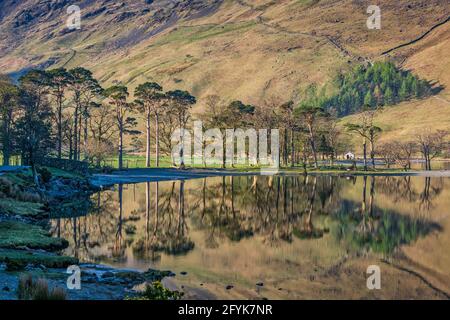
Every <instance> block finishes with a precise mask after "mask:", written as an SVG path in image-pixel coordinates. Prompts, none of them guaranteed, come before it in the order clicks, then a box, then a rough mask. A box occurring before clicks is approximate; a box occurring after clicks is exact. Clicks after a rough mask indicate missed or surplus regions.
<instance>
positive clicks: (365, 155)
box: [363, 138, 367, 171]
mask: <svg viewBox="0 0 450 320" xmlns="http://www.w3.org/2000/svg"><path fill="white" fill-rule="evenodd" d="M363 155H364V171H367V142H366V139H365V138H364V142H363Z"/></svg>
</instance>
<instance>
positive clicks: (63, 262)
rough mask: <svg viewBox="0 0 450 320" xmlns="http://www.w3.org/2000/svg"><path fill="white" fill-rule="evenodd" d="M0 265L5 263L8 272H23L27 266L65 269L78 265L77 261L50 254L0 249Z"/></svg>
mask: <svg viewBox="0 0 450 320" xmlns="http://www.w3.org/2000/svg"><path fill="white" fill-rule="evenodd" d="M0 263H6V268H7V270H8V271H16V270H23V269H24V268H25V267H26V266H27V265H29V264H31V265H36V266H39V265H43V266H45V267H46V268H66V267H68V266H70V265H76V264H78V259H76V258H72V257H67V256H59V255H55V254H51V253H42V252H33V251H25V250H9V249H6V250H5V249H0Z"/></svg>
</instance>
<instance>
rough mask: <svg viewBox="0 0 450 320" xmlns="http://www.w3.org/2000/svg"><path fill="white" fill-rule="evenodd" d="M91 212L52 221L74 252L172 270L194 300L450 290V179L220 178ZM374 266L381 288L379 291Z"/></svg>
mask: <svg viewBox="0 0 450 320" xmlns="http://www.w3.org/2000/svg"><path fill="white" fill-rule="evenodd" d="M80 206H81V208H79V207H75V209H74V208H73V207H68V208H66V210H65V212H64V213H61V214H62V216H63V217H64V216H65V217H67V218H60V216H58V218H55V219H52V231H53V234H54V235H55V236H57V235H59V236H61V237H63V238H65V239H67V240H68V241H69V242H70V246H69V248H68V249H67V250H66V252H65V253H66V254H68V255H72V256H76V257H78V258H79V259H80V260H81V261H83V262H96V263H101V264H106V265H111V266H115V267H120V268H130V269H139V270H147V269H148V268H155V269H164V270H171V271H173V272H174V273H176V276H175V277H172V278H170V279H168V280H167V281H166V282H165V284H166V285H167V286H169V287H171V288H172V289H175V288H177V289H179V290H183V291H185V292H186V298H224V299H229V298H244V299H261V298H269V299H310V298H334V299H344V298H351V299H353V298H355V299H356V298H400V299H409V298H430V299H440V298H448V296H447V294H448V292H450V252H449V251H448V250H447V247H448V243H450V229H449V228H450V179H449V178H425V177H361V176H360V177H347V178H344V177H328V176H319V177H312V176H309V177H303V176H283V177H278V176H274V177H268V176H238V177H214V178H206V179H198V180H189V181H181V182H180V181H176V182H159V183H156V182H151V183H141V184H136V185H117V186H115V187H114V189H112V190H106V191H103V192H99V193H98V194H95V195H93V196H92V197H91V201H90V203H89V205H80ZM63 207H64V205H62V206H61V208H63ZM371 265H377V266H379V267H380V270H381V289H380V290H369V289H368V288H367V278H368V277H369V275H368V274H367V273H366V271H367V268H368V267H369V266H371Z"/></svg>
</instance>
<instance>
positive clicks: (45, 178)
mask: <svg viewBox="0 0 450 320" xmlns="http://www.w3.org/2000/svg"><path fill="white" fill-rule="evenodd" d="M37 172H38V173H39V175H40V176H41V180H42V182H43V183H49V182H50V181H51V180H52V173H51V172H50V171H49V170H48V169H47V168H45V167H41V168H39V169H38V170H37Z"/></svg>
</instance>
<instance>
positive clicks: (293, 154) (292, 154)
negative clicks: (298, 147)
mask: <svg viewBox="0 0 450 320" xmlns="http://www.w3.org/2000/svg"><path fill="white" fill-rule="evenodd" d="M294 165H295V147H294V130H291V167H292V168H293V167H294Z"/></svg>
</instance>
